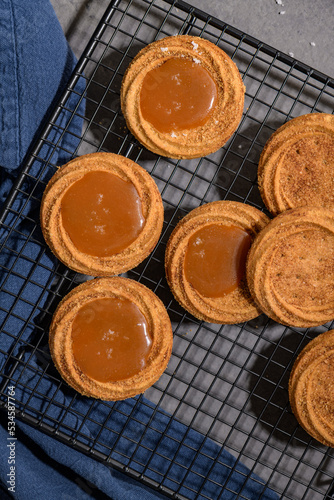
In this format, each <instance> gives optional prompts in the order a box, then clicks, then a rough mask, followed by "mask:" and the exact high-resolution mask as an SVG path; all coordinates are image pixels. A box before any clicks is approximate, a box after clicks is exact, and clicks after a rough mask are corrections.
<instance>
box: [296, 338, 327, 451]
mask: <svg viewBox="0 0 334 500" xmlns="http://www.w3.org/2000/svg"><path fill="white" fill-rule="evenodd" d="M333 374H334V330H330V331H328V332H325V333H322V334H320V335H318V337H316V338H315V339H313V340H311V342H309V343H308V345H307V346H306V347H305V348H304V349H303V350H302V351H301V353H300V354H299V356H298V358H297V360H296V361H295V363H294V366H293V368H292V371H291V375H290V379H289V399H290V404H291V408H292V411H293V413H294V414H295V416H296V418H297V420H298V422H299V424H300V425H301V426H302V427H303V428H304V429H305V430H306V432H308V433H309V434H310V435H311V436H312V437H313V438H315V439H317V440H318V441H320V442H321V443H323V444H324V445H326V446H332V447H334V418H333V415H334V397H333V394H334V392H333V388H334V376H333Z"/></svg>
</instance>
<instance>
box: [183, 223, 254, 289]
mask: <svg viewBox="0 0 334 500" xmlns="http://www.w3.org/2000/svg"><path fill="white" fill-rule="evenodd" d="M250 243H251V237H250V235H249V234H248V233H247V232H246V231H244V230H243V229H241V228H239V227H237V226H225V225H218V224H211V225H209V226H204V227H203V228H201V229H199V230H198V231H196V232H195V233H194V234H193V235H192V236H191V238H190V240H189V243H188V247H187V250H186V255H185V261H184V272H185V276H186V279H187V280H188V281H189V283H191V285H192V286H193V287H194V288H195V289H196V290H197V291H198V292H199V293H200V294H201V295H204V296H205V297H222V296H224V295H226V294H228V293H230V292H232V291H233V290H234V289H236V288H237V286H238V285H239V283H240V281H241V279H242V278H243V276H244V274H245V267H246V257H247V253H248V250H249V247H250Z"/></svg>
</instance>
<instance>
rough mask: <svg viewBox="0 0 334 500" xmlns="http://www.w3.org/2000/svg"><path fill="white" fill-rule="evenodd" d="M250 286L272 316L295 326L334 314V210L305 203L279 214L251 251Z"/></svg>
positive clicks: (249, 263) (264, 310) (317, 323)
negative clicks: (302, 205) (303, 205)
mask: <svg viewBox="0 0 334 500" xmlns="http://www.w3.org/2000/svg"><path fill="white" fill-rule="evenodd" d="M247 283H248V286H249V290H250V292H251V294H252V296H253V298H254V300H255V302H256V303H257V305H258V307H260V308H261V309H262V310H263V312H264V313H265V314H267V316H269V317H270V318H272V319H273V320H275V321H277V322H278V323H282V324H284V325H288V326H289V325H290V326H295V327H309V326H316V325H321V324H323V323H325V322H327V321H329V320H331V319H333V318H334V212H333V211H331V210H327V209H324V208H316V207H299V208H295V209H292V210H288V211H286V212H283V213H282V214H280V215H278V216H277V217H275V218H274V219H273V220H272V221H271V222H270V223H269V224H268V225H267V227H265V228H264V230H263V231H261V233H260V234H259V235H258V236H257V238H256V239H255V241H254V243H253V245H252V248H251V250H250V252H249V254H248V261H247Z"/></svg>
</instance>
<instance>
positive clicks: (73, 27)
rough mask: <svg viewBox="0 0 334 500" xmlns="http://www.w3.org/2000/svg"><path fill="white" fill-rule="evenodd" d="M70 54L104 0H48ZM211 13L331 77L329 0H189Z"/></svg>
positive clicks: (80, 46)
mask: <svg viewBox="0 0 334 500" xmlns="http://www.w3.org/2000/svg"><path fill="white" fill-rule="evenodd" d="M51 3H52V5H53V6H54V9H55V11H56V14H57V16H58V19H59V20H60V23H61V25H62V27H63V29H64V32H65V34H66V36H67V38H68V40H69V43H70V45H71V47H72V48H73V50H74V52H75V54H76V55H77V56H79V55H80V54H81V53H82V51H83V50H84V48H85V46H86V44H87V42H88V40H89V38H90V36H91V34H92V32H93V31H94V28H95V26H96V24H97V22H98V20H99V19H100V18H101V16H102V14H103V13H104V11H105V9H106V7H107V6H108V4H109V0H51ZM188 3H190V4H191V5H193V6H194V7H198V8H200V9H201V10H203V11H205V12H207V13H208V14H210V15H213V16H215V17H218V18H220V19H221V20H223V21H224V22H226V23H228V24H230V25H232V26H234V27H235V28H238V29H240V30H241V31H244V32H245V33H247V34H249V35H252V36H254V37H255V38H258V39H259V40H261V41H262V42H265V43H267V44H269V45H271V46H273V47H274V48H276V49H277V50H279V51H282V52H284V53H286V54H289V53H290V54H291V55H292V54H293V57H295V58H296V59H297V60H299V61H302V62H303V63H305V64H307V65H309V66H311V67H313V68H315V69H317V70H318V71H321V72H322V73H325V74H327V75H329V76H331V77H334V57H333V41H334V36H333V33H334V30H333V22H334V1H333V0H189V2H188Z"/></svg>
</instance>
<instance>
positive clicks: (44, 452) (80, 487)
mask: <svg viewBox="0 0 334 500" xmlns="http://www.w3.org/2000/svg"><path fill="white" fill-rule="evenodd" d="M0 65H1V75H2V77H1V79H0V128H1V130H0V146H1V147H0V165H1V166H2V169H1V174H2V181H1V185H0V198H1V200H2V201H4V200H5V199H6V197H7V196H8V193H9V191H10V189H11V187H12V185H13V182H14V181H15V179H16V177H17V175H18V172H19V171H20V168H21V166H22V164H23V163H24V159H25V158H26V156H27V152H28V150H29V147H30V145H31V144H32V143H33V141H34V138H36V137H38V134H39V133H40V130H41V127H42V125H43V123H44V122H45V119H46V117H47V116H48V113H49V110H50V109H52V107H53V105H54V103H55V102H57V100H58V98H59V95H60V93H61V92H62V90H63V89H64V87H65V86H66V84H67V82H68V79H69V77H70V75H71V72H72V71H73V68H74V65H75V60H74V57H73V54H72V52H71V50H70V49H69V47H68V44H67V42H66V40H65V37H64V35H63V32H62V30H61V27H60V25H59V23H58V20H57V18H56V16H55V14H54V11H53V9H52V7H51V5H50V3H49V2H48V1H47V0H33V1H32V2H29V1H27V0H2V2H1V14H0ZM77 90H78V94H75V93H74V94H73V95H72V96H71V98H70V99H72V101H73V102H69V103H68V106H67V108H69V109H74V107H75V105H76V104H77V102H76V101H77V99H78V97H77V95H81V94H82V93H83V91H84V87H83V82H82V81H80V80H79V82H78V89H77ZM82 108H83V103H82V104H81V105H80V109H79V111H80V112H79V113H78V114H77V115H76V116H75V117H74V118H73V120H72V121H71V125H70V127H71V129H70V130H71V132H72V133H71V134H65V135H64V136H63V137H62V138H61V136H60V131H59V130H60V129H59V128H57V127H56V128H55V129H54V130H52V131H51V132H50V134H51V136H50V137H52V139H53V141H54V142H55V141H61V142H60V145H61V148H58V149H57V150H56V151H55V150H54V149H53V148H52V147H51V146H48V145H47V144H45V145H44V146H43V148H42V149H41V151H39V155H38V156H39V160H38V161H35V162H34V163H33V164H32V166H31V167H30V170H29V174H30V175H32V176H33V177H38V175H39V174H40V172H41V170H42V169H43V166H44V162H46V161H47V160H48V158H49V157H50V154H52V162H53V164H57V165H61V164H63V163H65V162H66V161H68V160H69V159H70V155H71V152H74V151H75V148H76V147H77V143H78V137H79V136H80V133H81V126H82V119H81V118H80V114H81V115H82V114H83V112H84V110H83V109H82ZM67 113H68V112H67V111H63V112H62V113H61V114H60V116H59V117H58V119H57V124H58V125H62V124H65V123H67V120H68V118H69V116H68V115H67ZM26 182H27V183H28V184H27V185H26V189H25V190H26V191H27V190H28V192H29V176H28V179H27V180H26ZM33 187H34V179H33V178H32V179H31V188H33ZM36 198H37V196H36ZM25 200H26V197H25V196H24V194H23V192H22V196H21V195H20V193H19V194H18V195H17V196H16V197H15V200H14V203H13V204H12V205H11V210H10V211H9V212H8V214H7V216H6V218H5V223H4V226H3V228H2V229H1V233H0V238H1V243H2V244H3V246H2V252H1V254H0V259H1V266H2V274H1V275H0V283H1V285H2V291H1V297H0V299H1V307H0V324H1V325H2V330H1V333H0V370H3V371H5V372H6V370H7V373H8V370H9V368H10V367H7V363H8V362H9V360H10V359H13V357H15V356H19V355H20V352H21V353H22V352H23V357H22V359H21V364H20V365H19V366H18V368H17V369H16V370H15V372H14V374H12V378H11V382H10V384H15V398H16V400H17V401H20V402H22V403H23V404H24V403H26V402H29V407H30V408H31V409H32V410H34V411H35V412H40V413H42V414H43V418H44V421H46V422H48V419H50V422H54V421H55V420H58V421H59V420H61V421H62V422H63V423H64V425H65V424H66V425H67V426H68V428H70V429H74V430H75V429H80V432H81V433H83V434H84V435H85V436H87V438H88V439H92V440H94V438H95V437H96V424H95V423H94V422H101V424H102V423H103V422H105V421H106V418H108V427H107V428H105V429H104V430H103V431H102V433H101V435H100V436H99V438H100V440H101V442H102V441H103V439H105V441H106V442H108V444H109V446H110V448H111V449H112V450H113V452H112V453H113V454H114V455H115V456H117V457H118V461H119V462H121V463H124V465H126V466H129V467H130V468H132V469H134V470H136V471H137V472H138V473H139V474H140V473H144V472H145V476H146V477H149V478H151V479H152V480H154V481H157V482H159V481H161V477H162V475H163V474H164V473H165V472H166V471H167V470H168V479H167V480H165V482H164V486H166V487H168V488H170V489H172V490H175V488H176V485H178V484H180V482H183V486H182V488H181V489H180V491H179V493H180V494H184V495H185V496H187V497H189V498H191V499H192V498H195V496H196V492H197V491H201V495H203V496H201V495H200V496H199V497H198V498H207V497H212V498H218V497H219V498H221V499H222V500H230V499H231V500H232V499H234V498H236V496H237V493H241V494H242V495H243V496H242V498H248V499H252V500H258V499H259V498H263V499H267V500H275V499H277V498H278V496H277V495H276V494H275V493H274V492H272V491H271V490H269V489H267V488H265V486H264V484H263V481H261V480H260V479H259V478H258V477H257V476H256V475H254V474H250V472H249V470H248V469H247V468H246V467H245V466H244V465H243V464H242V463H240V462H238V461H237V460H236V459H235V458H234V457H233V456H232V455H231V454H230V453H228V452H227V451H225V450H224V449H223V448H221V447H220V446H219V445H218V444H216V443H214V442H213V441H211V440H209V439H207V438H205V436H203V435H202V434H200V433H198V432H195V431H193V430H192V429H189V428H188V427H187V426H185V425H184V424H181V423H180V422H177V421H175V420H173V419H172V418H171V416H170V415H167V414H166V413H165V412H163V411H162V410H160V409H158V408H157V407H156V406H155V405H154V404H152V403H151V402H149V401H147V400H145V399H144V398H138V397H137V398H132V399H129V400H126V401H123V402H118V403H115V404H114V405H113V404H112V403H110V405H109V406H108V405H106V404H103V403H99V402H96V403H95V404H94V407H93V409H92V406H91V404H92V403H91V400H88V399H86V398H84V397H81V396H78V398H77V399H76V407H75V409H73V408H71V409H69V410H68V411H65V409H66V408H67V406H68V405H69V404H70V403H71V402H72V401H73V391H72V390H71V389H69V388H67V387H66V386H65V384H64V385H63V386H62V388H61V389H59V386H58V383H57V381H56V380H54V379H52V377H46V376H45V377H44V376H41V365H40V360H38V359H36V358H34V357H32V356H31V354H30V350H29V345H34V341H35V340H34V341H33V340H31V338H32V337H33V336H34V335H35V336H36V332H35V327H36V325H39V322H40V317H39V315H40V313H41V311H43V307H44V306H45V305H46V301H47V298H48V297H47V290H48V286H50V284H51V282H52V280H53V278H54V275H53V269H54V266H55V258H54V257H53V256H52V255H51V253H50V252H49V251H46V250H45V245H44V244H43V242H42V240H40V241H39V238H38V236H36V235H35V234H34V237H33V238H30V236H29V227H27V225H29V221H31V220H34V221H36V220H38V214H37V215H36V212H38V206H37V205H34V202H33V201H31V200H30V201H29V203H26V201H25ZM35 202H36V200H35ZM37 202H38V198H37ZM17 213H21V214H22V216H17ZM36 263H37V264H36ZM8 313H9V314H8ZM40 331H41V327H40V330H38V332H40ZM34 338H35V337H34ZM30 341H31V344H29V342H30ZM23 346H25V347H24V350H23V351H22V347H23ZM8 353H10V354H11V357H9V355H8ZM0 382H1V380H0ZM29 387H30V388H31V387H36V391H35V394H34V395H32V393H31V390H30V391H29V390H28V389H27V388H29ZM46 398H48V401H50V398H51V399H52V401H53V403H54V404H48V402H47V400H46ZM57 402H58V404H56V403H57ZM71 404H72V403H71ZM112 407H113V409H114V411H113V413H112V415H111V416H110V409H111V408H112ZM88 410H89V411H90V413H89V415H90V418H89V419H88V420H85V421H84V422H83V420H84V416H85V415H87V412H88ZM129 415H131V418H130V419H128V417H129ZM148 424H149V426H148ZM7 425H8V414H7V413H6V412H1V413H0V448H1V449H0V487H1V488H0V496H1V498H7V495H10V496H11V497H14V498H16V499H19V500H31V499H33V500H62V499H63V500H65V499H80V500H85V499H89V498H99V499H104V498H111V499H113V500H153V499H155V500H156V499H158V498H165V497H164V496H163V495H162V494H160V493H158V492H156V491H154V490H153V489H150V488H147V487H146V486H143V485H142V484H141V483H139V482H138V481H136V480H133V479H130V478H129V477H128V476H127V475H124V474H122V473H120V472H118V471H116V470H115V469H113V468H111V467H109V466H107V465H105V464H103V463H100V462H98V461H96V460H94V459H93V458H91V457H90V456H87V455H85V454H83V453H81V452H79V451H77V450H75V449H73V448H71V447H69V446H67V445H66V444H63V443H62V442H60V441H58V440H56V439H54V438H52V437H50V436H48V435H46V434H45V433H42V432H41V431H39V430H38V429H36V428H34V427H32V426H29V425H28V424H26V423H23V422H20V421H19V420H17V421H16V431H15V438H16V440H15V487H14V490H15V491H13V488H11V483H10V482H9V481H10V476H9V475H8V474H9V471H10V469H9V467H10V463H9V461H8V460H9V453H10V448H9V447H8V445H9V444H10V443H11V442H12V441H11V437H10V436H9V434H8V427H7ZM120 430H122V431H123V433H122V438H121V439H118V437H119V432H120ZM137 443H140V444H139V445H138V446H137ZM180 443H181V444H180ZM199 449H200V453H197V451H198V450H199ZM101 451H102V452H103V451H104V450H103V447H101ZM125 457H131V458H130V459H129V458H125ZM145 464H149V468H148V469H147V470H146V471H145ZM189 464H192V467H191V470H189V471H188V470H187V469H188V466H189ZM220 485H225V487H224V488H223V489H222V487H221V486H220ZM10 488H11V489H10Z"/></svg>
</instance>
